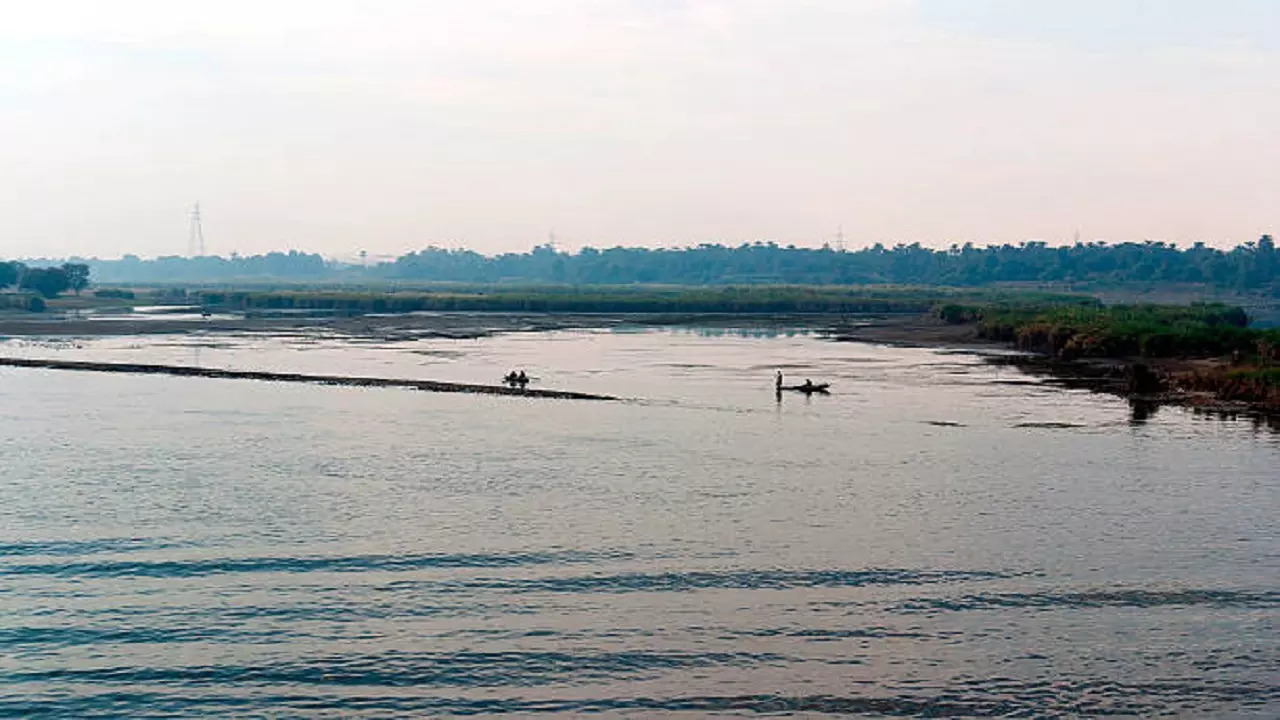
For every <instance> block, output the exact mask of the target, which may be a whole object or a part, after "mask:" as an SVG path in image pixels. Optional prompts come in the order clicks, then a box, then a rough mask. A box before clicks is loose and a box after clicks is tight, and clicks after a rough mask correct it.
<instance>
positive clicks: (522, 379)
mask: <svg viewBox="0 0 1280 720" xmlns="http://www.w3.org/2000/svg"><path fill="white" fill-rule="evenodd" d="M516 382H517V383H519V384H521V385H528V384H529V376H528V375H525V374H524V371H523V370H521V371H520V374H519V375H517V376H516Z"/></svg>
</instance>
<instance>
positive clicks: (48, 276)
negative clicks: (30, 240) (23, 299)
mask: <svg viewBox="0 0 1280 720" xmlns="http://www.w3.org/2000/svg"><path fill="white" fill-rule="evenodd" d="M89 273H90V269H89V266H88V265H86V264H84V263H63V264H62V265H59V266H55V267H27V266H26V265H24V264H22V263H20V262H0V289H4V288H7V287H9V286H11V285H17V286H18V288H19V289H21V290H31V291H33V292H36V293H39V294H40V295H42V296H44V297H46V298H55V297H57V296H58V295H59V294H60V293H63V292H66V291H67V290H72V291H74V292H75V294H76V295H79V294H80V291H81V290H84V289H85V288H87V287H89Z"/></svg>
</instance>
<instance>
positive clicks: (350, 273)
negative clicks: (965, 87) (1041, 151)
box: [88, 235, 1280, 297]
mask: <svg viewBox="0 0 1280 720" xmlns="http://www.w3.org/2000/svg"><path fill="white" fill-rule="evenodd" d="M88 262H89V264H90V265H91V267H92V268H93V271H94V276H95V277H96V278H98V279H99V280H100V281H104V282H114V283H170V282H176V283H195V282H214V281H221V282H236V283H237V284H242V283H243V282H244V281H248V280H255V279H256V280H262V279H275V280H281V281H286V280H287V281H292V282H312V283H315V282H326V283H330V284H332V283H350V284H363V285H369V284H378V283H381V284H387V283H439V282H463V283H519V284H525V285H528V284H547V283H554V284H568V285H627V284H636V283H640V284H670V285H796V284H807V285H882V284H897V285H945V286H959V287H982V286H990V285H1000V284H1010V283H1021V284H1039V285H1044V284H1050V285H1081V284H1086V285H1097V286H1116V285H1125V284H1140V285H1148V284H1159V285H1165V286H1167V285H1172V284H1190V285H1195V286H1198V287H1210V288H1215V289H1217V290H1221V291H1229V292H1248V293H1263V294H1270V295H1273V296H1276V297H1280V253H1277V251H1276V247H1275V241H1274V240H1273V239H1272V237H1271V236H1269V235H1264V236H1262V237H1261V238H1260V239H1258V240H1257V241H1254V242H1248V243H1244V244H1242V245H1239V246H1237V247H1235V248H1232V249H1230V250H1218V249H1216V248H1211V247H1208V246H1206V245H1204V244H1203V243H1196V244H1194V245H1192V246H1191V247H1189V248H1179V247H1177V246H1175V245H1174V244H1172V243H1164V242H1142V243H1132V242H1129V243H1118V244H1106V243H1076V244H1074V245H1064V246H1061V247H1051V246H1050V245H1048V244H1047V243H1044V242H1025V243H1020V244H1018V245H1009V244H1005V245H990V246H986V247H979V246H975V245H973V244H971V243H966V244H964V245H952V246H951V247H949V248H947V249H943V250H933V249H930V248H926V247H922V246H921V245H920V244H918V243H913V244H910V245H908V244H898V245H894V246H892V247H886V246H884V245H881V244H879V243H877V244H876V245H873V246H872V247H869V248H864V249H859V250H853V251H844V250H836V249H832V248H830V247H822V248H802V247H795V246H792V245H787V246H780V245H778V244H775V243H772V242H757V243H747V244H742V245H739V246H736V247H730V246H726V245H718V244H702V245H697V246H695V247H687V248H675V249H661V248H660V249H649V248H623V247H614V248H607V249H596V248H591V247H588V248H584V249H582V250H580V251H579V252H576V253H567V252H562V251H559V250H556V249H555V248H553V247H551V246H546V245H544V246H541V247H536V248H534V249H533V250H531V251H530V252H527V253H504V254H501V255H495V256H487V255H481V254H479V253H476V252H473V251H470V250H451V249H444V248H439V247H434V246H433V247H428V248H426V249H423V250H421V251H418V252H411V253H408V254H405V255H402V256H400V257H398V258H396V259H395V260H392V261H389V262H380V263H376V264H373V265H371V266H369V267H364V266H362V265H357V264H350V263H340V262H330V261H326V260H325V259H324V258H322V257H321V256H320V255H317V254H314V253H303V252H297V251H289V252H287V253H282V252H273V253H268V254H266V255H254V256H248V257H242V256H238V255H233V256H231V257H229V258H221V257H198V258H181V257H162V258H157V259H155V260H142V259H140V258H138V257H134V256H125V257H124V258H123V259H120V260H90V261H88Z"/></svg>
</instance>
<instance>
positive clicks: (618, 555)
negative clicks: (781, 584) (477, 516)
mask: <svg viewBox="0 0 1280 720" xmlns="http://www.w3.org/2000/svg"><path fill="white" fill-rule="evenodd" d="M630 557H631V555H630V554H628V553H623V552H567V551H566V552H526V553H496V554H482V553H477V554H420V555H349V556H333V557H325V556H313V557H258V558H213V559H204V560H152V561H144V560H135V561H126V560H104V561H100V562H83V561H82V562H51V563H15V564H9V565H4V566H0V567H3V570H4V571H5V573H6V574H10V575H36V576H40V575H43V576H52V577H74V578H121V577H152V578H175V577H200V576H206V575H222V574H228V573H272V572H275V573H311V572H370V571H383V572H397V571H406V570H427V569H447V568H504V567H518V566H526V565H554V564H577V563H594V562H600V561H602V560H620V559H626V558H630Z"/></svg>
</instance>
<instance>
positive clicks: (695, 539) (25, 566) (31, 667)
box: [0, 329, 1280, 718]
mask: <svg viewBox="0 0 1280 720" xmlns="http://www.w3.org/2000/svg"><path fill="white" fill-rule="evenodd" d="M0 353H3V354H5V355H14V356H27V357H58V358H66V359H95V360H109V361H110V360H115V361H130V362H172V363H177V364H200V365H205V366H216V367H235V368H245V369H276V370H290V371H299V372H323V373H329V374H339V373H349V374H353V375H377V376H382V377H417V378H429V379H438V380H457V381H469V382H474V381H480V382H492V381H494V379H495V378H497V377H499V376H500V375H501V374H502V373H504V372H506V371H507V370H510V369H515V368H521V369H525V370H526V371H527V372H528V373H529V374H530V375H532V376H533V377H534V378H535V380H534V386H535V387H550V388H557V389H571V390H582V391H600V392H607V393H610V394H614V395H619V396H622V397H624V398H626V400H625V401H623V402H589V401H553V400H534V399H526V398H509V397H481V396H467V395H448V394H432V393H422V392H414V391H406V390H396V389H361V388H345V387H326V386H310V385H292V384H283V383H263V382H252V381H240V380H210V379H198V378H178V377H164V376H131V375H110V374H95V373H78V372H67V371H53V370H30V369H11V368H0V715H3V716H21V717H36V716H47V717H96V716H117V717H147V716H165V717H174V716H211V717H227V716H262V715H267V716H272V717H290V716H306V717H361V716H368V717H405V716H429V715H436V716H463V715H501V714H510V715H513V716H521V717H527V716H531V715H542V714H560V715H563V716H577V715H583V714H594V715H595V716H597V717H624V716H630V717H664V716H666V717H691V718H692V717H729V716H751V715H762V714H776V715H787V714H794V715H797V716H803V717H825V716H833V717H834V716H847V715H857V716H870V717H893V716H918V715H924V716H929V717H968V716H984V717H989V716H1010V717H1079V716H1096V715H1107V714H1133V715H1153V714H1161V713H1165V714H1180V715H1184V716H1188V717H1276V716H1277V715H1278V714H1280V629H1277V623H1276V621H1277V619H1278V618H1280V612H1278V610H1280V539H1278V538H1277V521H1276V518H1277V517H1278V516H1280V482H1277V481H1278V480H1280V470H1278V468H1280V434H1277V433H1275V432H1273V431H1270V430H1267V429H1266V428H1265V427H1262V426H1259V425H1258V424H1256V423H1251V422H1249V421H1247V420H1239V421H1232V420H1220V419H1215V418H1206V417H1201V416H1197V415H1194V414H1191V413H1189V412H1186V411H1183V410H1178V409H1172V408H1165V409H1162V410H1160V411H1158V412H1156V413H1155V414H1153V415H1147V414H1145V413H1138V414H1134V413H1132V412H1131V410H1130V408H1129V407H1128V406H1127V405H1126V404H1125V403H1124V401H1122V400H1119V399H1116V398H1112V397H1108V396H1103V395H1094V394H1089V393H1087V392H1079V391H1067V390H1062V389H1057V388H1053V387H1049V386H1046V385H1043V384H1040V383H1039V381H1037V380H1036V379H1034V378H1029V377H1026V376H1023V375H1020V374H1019V373H1018V372H1017V371H1016V370H1013V369H1009V368H1000V367H994V366H991V365H988V364H986V363H984V362H982V360H981V358H979V357H978V356H976V355H974V354H972V353H967V352H960V351H953V352H948V351H937V350H924V349H902V348H891V347H882V346H875V345H867V344H853V343H836V342H829V341H826V340H823V339H822V338H819V337H815V336H810V335H806V334H804V333H791V334H788V333H742V332H728V331H713V330H702V331H697V330H687V329H686V330H674V331H673V330H661V331H655V330H634V331H624V330H618V329H615V330H612V331H565V332H552V333H525V334H521V333H516V334H506V335H499V336H495V337H489V338H482V339H477V340H430V339H429V340H413V341H405V342H398V341H386V340H377V339H369V338H365V339H358V338H357V339H353V338H345V337H338V336H324V335H317V334H305V333H304V334H292V335H225V336H216V335H212V336H177V337H172V336H151V337H124V338H121V337H116V338H98V339H84V340H78V341H58V342H31V341H20V340H10V341H7V342H3V343H0ZM776 368H781V369H782V370H783V371H784V372H785V373H787V375H788V377H789V378H794V379H795V380H797V381H798V380H801V379H803V378H804V377H811V378H813V379H814V380H815V381H829V382H832V383H833V387H832V394H830V395H828V396H814V397H812V398H808V399H806V398H805V397H803V396H800V395H788V396H786V397H782V398H781V401H778V400H777V399H776V398H775V396H774V393H773V391H772V382H773V372H774V370H775V369H776Z"/></svg>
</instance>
